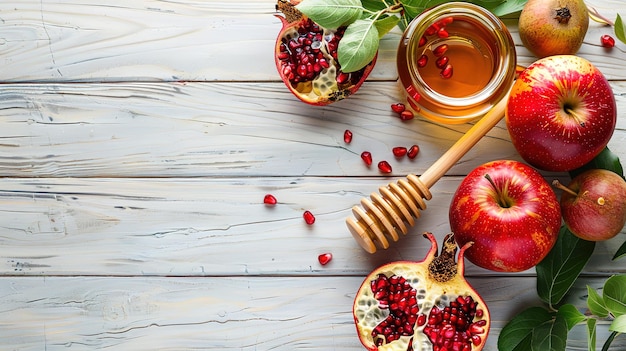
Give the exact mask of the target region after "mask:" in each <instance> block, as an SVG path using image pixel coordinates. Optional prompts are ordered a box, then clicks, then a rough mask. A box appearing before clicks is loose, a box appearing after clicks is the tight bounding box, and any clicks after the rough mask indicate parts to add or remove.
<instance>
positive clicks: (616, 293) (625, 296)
mask: <svg viewBox="0 0 626 351" xmlns="http://www.w3.org/2000/svg"><path fill="white" fill-rule="evenodd" d="M602 299H603V300H604V305H605V306H606V308H607V309H608V310H609V312H611V314H613V316H615V317H619V316H622V315H625V314H626V274H621V275H614V276H612V277H610V278H609V279H607V280H606V282H604V288H603V290H602Z"/></svg>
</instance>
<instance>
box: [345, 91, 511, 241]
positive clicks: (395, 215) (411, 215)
mask: <svg viewBox="0 0 626 351" xmlns="http://www.w3.org/2000/svg"><path fill="white" fill-rule="evenodd" d="M507 101H508V94H507V95H506V96H505V97H503V98H502V99H500V101H499V102H498V103H497V104H496V105H494V106H493V107H492V108H491V110H489V111H488V112H487V113H486V114H485V115H484V116H483V117H482V118H481V119H480V120H479V121H478V122H476V124H474V126H473V127H472V128H470V129H469V130H468V131H467V132H466V133H465V134H464V135H463V136H462V137H461V138H460V139H459V140H457V142H456V143H454V145H452V147H450V149H448V151H446V153H445V154H443V155H442V156H441V157H440V158H439V159H438V160H437V161H436V162H435V163H433V164H432V165H431V166H430V167H429V168H428V169H427V170H426V171H425V172H424V173H423V174H422V175H421V177H418V176H416V175H414V174H409V175H408V176H406V178H405V179H400V180H398V181H397V182H395V183H393V182H392V183H389V184H388V185H387V186H381V187H380V188H378V191H379V193H378V194H377V193H372V194H371V195H370V198H369V199H367V198H363V199H361V205H362V207H359V206H354V207H353V208H352V214H353V215H354V218H352V217H349V218H347V219H346V224H347V226H348V229H349V230H350V233H352V236H353V237H354V239H355V240H356V241H357V242H358V243H359V244H360V245H361V247H363V249H365V251H367V252H369V253H374V252H376V248H377V247H380V248H383V249H387V248H388V247H389V239H390V238H391V240H393V241H398V239H399V235H398V231H400V232H401V233H402V234H406V233H407V232H408V228H407V224H408V225H409V226H413V225H414V224H415V221H414V219H416V218H419V216H420V210H422V211H423V210H425V209H426V202H424V199H426V200H430V199H431V198H432V195H431V193H430V190H429V189H430V188H431V187H432V186H433V185H434V184H435V183H436V182H437V181H438V180H439V179H440V178H441V177H443V175H444V174H446V172H448V170H450V168H452V166H454V164H455V163H457V162H458V161H459V160H460V159H461V157H463V155H465V154H466V153H467V151H469V149H471V148H472V147H473V146H474V145H475V144H476V143H477V142H478V141H479V140H480V139H481V138H482V137H483V136H484V135H485V134H487V132H489V130H491V128H493V127H494V126H495V125H496V124H498V122H500V120H501V119H502V118H503V117H504V110H505V108H506V103H507Z"/></svg>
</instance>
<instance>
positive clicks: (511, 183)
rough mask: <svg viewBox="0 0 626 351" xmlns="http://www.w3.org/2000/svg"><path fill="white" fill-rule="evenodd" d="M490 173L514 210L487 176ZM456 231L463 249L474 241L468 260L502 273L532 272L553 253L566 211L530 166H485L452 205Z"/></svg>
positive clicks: (511, 163) (467, 179)
mask: <svg viewBox="0 0 626 351" xmlns="http://www.w3.org/2000/svg"><path fill="white" fill-rule="evenodd" d="M486 174H489V176H490V177H491V179H492V180H493V182H494V184H495V185H496V187H497V188H499V189H500V191H501V193H502V195H503V197H504V198H505V199H507V201H509V203H510V206H509V207H503V206H502V205H501V203H500V202H499V201H498V196H497V192H496V190H495V189H494V187H493V186H492V184H491V183H490V182H489V180H488V179H487V178H486V177H485V175H486ZM449 219H450V227H451V229H452V231H453V232H454V235H455V238H456V240H457V242H458V244H459V245H463V244H465V243H466V242H468V241H473V242H474V245H473V246H472V247H471V249H469V250H467V252H466V253H465V255H466V256H465V257H467V259H468V260H469V261H470V262H472V263H474V264H475V265H477V266H480V267H482V268H485V269H489V270H492V271H498V272H519V271H524V270H527V269H530V268H532V267H533V266H535V265H536V264H537V263H539V262H540V261H541V260H542V259H543V258H544V257H545V256H546V255H547V254H548V252H549V251H550V250H551V249H552V247H553V246H554V244H555V243H556V239H557V237H558V234H559V229H560V227H561V210H560V206H559V202H558V199H557V197H556V194H555V192H554V190H553V189H552V187H551V186H550V185H549V184H548V183H547V182H546V180H545V179H544V178H543V177H542V176H541V174H539V172H537V170H535V169H534V168H532V167H530V166H529V165H527V164H525V163H522V162H518V161H512V160H497V161H492V162H488V163H485V164H483V165H481V166H479V167H477V168H475V169H474V170H472V171H471V172H470V173H469V174H468V175H467V176H466V177H465V179H463V181H462V182H461V184H460V185H459V187H458V188H457V190H456V192H455V194H454V195H453V198H452V202H451V204H450V212H449Z"/></svg>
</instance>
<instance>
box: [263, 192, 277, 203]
mask: <svg viewBox="0 0 626 351" xmlns="http://www.w3.org/2000/svg"><path fill="white" fill-rule="evenodd" d="M263 203H264V204H266V205H276V203H277V201H276V198H275V197H274V195H272V194H267V195H265V197H264V198H263Z"/></svg>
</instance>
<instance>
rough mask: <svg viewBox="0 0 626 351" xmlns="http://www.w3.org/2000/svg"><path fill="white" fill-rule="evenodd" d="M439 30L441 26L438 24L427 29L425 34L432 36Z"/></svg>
mask: <svg viewBox="0 0 626 351" xmlns="http://www.w3.org/2000/svg"><path fill="white" fill-rule="evenodd" d="M438 30H439V25H438V24H437V23H433V24H432V25H430V27H428V28H426V32H425V34H426V35H428V36H431V35H433V34H435V33H437V31H438Z"/></svg>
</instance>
